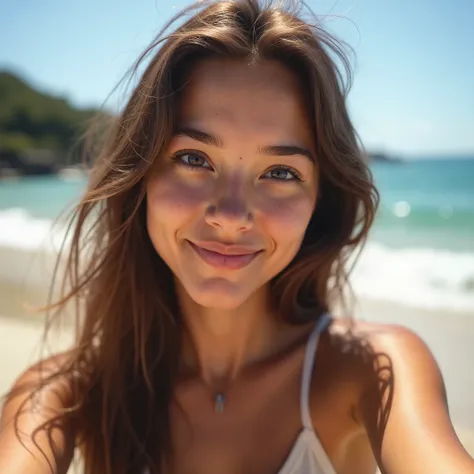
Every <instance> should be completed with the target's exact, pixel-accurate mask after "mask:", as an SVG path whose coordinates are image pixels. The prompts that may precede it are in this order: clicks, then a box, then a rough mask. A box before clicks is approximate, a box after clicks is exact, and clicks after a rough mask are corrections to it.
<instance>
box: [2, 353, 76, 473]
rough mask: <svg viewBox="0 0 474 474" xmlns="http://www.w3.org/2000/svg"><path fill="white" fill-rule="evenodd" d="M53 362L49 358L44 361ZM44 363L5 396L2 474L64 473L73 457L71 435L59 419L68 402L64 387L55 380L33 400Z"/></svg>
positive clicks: (24, 376) (67, 392)
mask: <svg viewBox="0 0 474 474" xmlns="http://www.w3.org/2000/svg"><path fill="white" fill-rule="evenodd" d="M48 362H49V363H51V362H53V359H50V361H48ZM47 366H48V363H46V364H45V365H37V366H34V367H31V368H30V369H28V370H27V371H26V372H25V373H23V374H22V375H21V376H20V377H19V378H18V380H17V381H16V383H15V385H14V386H13V390H12V391H11V396H8V397H7V399H6V401H5V404H4V406H3V409H2V413H1V418H0V472H1V473H2V474H17V473H23V472H25V473H26V472H28V473H29V474H65V473H66V472H67V470H68V467H69V465H70V463H71V460H72V457H73V454H74V435H73V433H72V430H71V429H70V427H68V426H65V422H64V421H62V419H57V421H54V420H55V417H57V416H58V415H59V414H60V413H61V410H62V409H64V408H65V407H66V406H67V404H68V403H69V400H68V399H69V396H70V394H69V390H68V387H67V384H66V383H65V382H64V381H61V380H55V381H53V382H51V383H49V384H47V385H45V386H44V387H43V388H42V389H40V390H39V391H38V392H37V393H36V394H35V395H34V396H33V397H31V395H32V394H33V391H32V390H33V389H32V388H31V387H34V386H37V384H38V383H40V380H41V376H42V375H44V373H43V372H45V371H47Z"/></svg>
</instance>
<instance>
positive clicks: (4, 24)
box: [0, 0, 474, 156]
mask: <svg viewBox="0 0 474 474" xmlns="http://www.w3.org/2000/svg"><path fill="white" fill-rule="evenodd" d="M188 3H189V2H187V1H183V0H173V1H170V0H133V1H132V0H82V1H80V2H77V1H64V0H41V1H33V0H30V1H23V2H8V1H7V0H0V11H1V12H2V14H1V15H0V44H1V45H2V47H1V48H0V68H3V69H4V68H9V69H12V70H13V71H15V72H18V73H20V74H22V75H23V76H24V77H25V78H27V79H28V80H30V81H31V82H32V83H33V84H34V85H36V86H39V87H41V88H42V89H45V90H48V91H52V92H54V93H57V94H60V95H62V96H65V97H68V98H69V99H70V100H71V101H72V102H73V103H75V104H78V105H100V104H102V103H103V102H104V100H105V99H106V97H107V96H108V94H109V93H110V92H111V91H112V89H113V88H114V86H115V85H116V84H117V82H118V81H119V80H120V79H121V77H122V76H123V74H124V73H125V72H126V70H127V69H128V67H129V66H130V65H131V64H132V63H133V61H134V60H135V59H136V58H137V56H138V55H139V54H140V52H141V51H142V50H143V49H144V48H145V46H146V45H147V44H148V43H149V42H150V41H151V39H152V38H153V36H154V35H155V34H156V32H157V31H158V29H159V27H160V26H161V25H162V24H163V23H164V22H165V20H167V19H168V18H169V17H170V16H171V15H172V14H173V13H175V12H176V11H177V10H179V9H180V8H182V7H183V6H185V5H187V4H188ZM307 3H308V4H309V5H310V6H311V8H312V9H313V11H314V12H315V13H317V14H321V15H326V16H327V17H326V22H327V26H328V28H329V29H330V30H331V31H332V32H334V33H336V34H337V35H339V36H340V37H341V38H342V39H344V40H346V41H347V42H348V43H349V44H350V45H351V46H352V47H353V48H354V49H355V52H356V61H355V63H354V67H355V81H354V87H353V89H352V91H351V93H350V96H349V108H350V112H351V115H352V117H353V121H354V124H355V126H356V128H357V130H358V131H359V133H360V135H361V137H362V139H363V142H364V143H365V145H366V146H367V147H368V148H369V149H377V150H382V151H387V152H390V153H394V154H399V155H401V156H410V155H418V156H419V155H441V156H442V155H444V156H447V155H453V154H467V155H469V154H470V155H474V53H473V49H474V27H473V23H472V22H473V19H474V1H472V0H340V1H336V0H330V1H329V0H309V1H308V2H307ZM118 100H119V97H118V96H116V97H114V98H113V101H118ZM112 105H113V104H112Z"/></svg>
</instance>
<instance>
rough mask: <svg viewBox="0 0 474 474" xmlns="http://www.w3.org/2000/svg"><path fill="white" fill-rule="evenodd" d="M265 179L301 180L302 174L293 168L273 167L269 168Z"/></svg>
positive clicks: (264, 176)
mask: <svg viewBox="0 0 474 474" xmlns="http://www.w3.org/2000/svg"><path fill="white" fill-rule="evenodd" d="M263 178H264V179H274V180H278V181H301V176H300V174H299V173H298V172H297V171H296V170H293V169H291V168H284V167H279V168H272V169H271V170H268V171H267V172H266V173H265V174H264V175H263Z"/></svg>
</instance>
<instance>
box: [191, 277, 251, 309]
mask: <svg viewBox="0 0 474 474" xmlns="http://www.w3.org/2000/svg"><path fill="white" fill-rule="evenodd" d="M185 290H186V292H187V293H188V295H189V296H190V297H191V299H192V300H193V301H194V302H195V303H196V304H198V305H199V306H202V307H204V308H214V309H222V310H233V309H236V308H238V307H240V306H242V305H243V304H244V303H245V302H246V301H247V300H248V299H249V298H250V296H251V295H252V294H253V293H254V291H255V289H254V291H252V289H250V288H243V287H242V286H241V285H236V284H232V283H229V282H215V283H214V284H206V285H197V286H196V287H193V288H185Z"/></svg>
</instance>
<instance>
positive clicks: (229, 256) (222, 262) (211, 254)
mask: <svg viewBox="0 0 474 474" xmlns="http://www.w3.org/2000/svg"><path fill="white" fill-rule="evenodd" d="M188 242H189V244H190V245H191V247H192V248H193V250H194V251H195V252H196V253H197V254H198V255H199V256H200V257H201V258H202V259H203V260H204V261H205V262H206V263H207V264H209V265H212V266H213V267H217V268H227V269H230V270H238V269H240V268H244V267H246V266H247V265H248V264H249V263H250V262H252V261H253V260H254V259H255V258H256V257H257V256H258V255H259V254H260V252H261V250H259V251H256V252H250V253H242V254H234V252H233V251H232V248H231V247H230V248H229V253H226V254H223V253H220V252H216V251H213V250H209V249H205V248H203V247H201V246H199V245H197V244H194V243H193V242H191V241H189V240H188Z"/></svg>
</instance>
